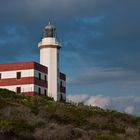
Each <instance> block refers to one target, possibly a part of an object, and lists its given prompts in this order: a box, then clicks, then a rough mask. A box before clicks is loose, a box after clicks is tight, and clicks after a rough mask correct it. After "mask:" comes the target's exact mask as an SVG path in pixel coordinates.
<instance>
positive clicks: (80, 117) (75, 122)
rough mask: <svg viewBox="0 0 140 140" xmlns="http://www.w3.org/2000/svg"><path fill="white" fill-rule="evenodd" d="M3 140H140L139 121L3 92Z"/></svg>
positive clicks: (0, 127)
mask: <svg viewBox="0 0 140 140" xmlns="http://www.w3.org/2000/svg"><path fill="white" fill-rule="evenodd" d="M0 140H140V117H135V116H131V115H128V114H123V113H119V112H116V111H112V110H103V109H101V108H99V107H91V106H83V105H82V104H79V105H71V104H64V103H59V102H54V101H53V100H52V99H51V98H48V97H37V96H36V97H27V96H23V95H17V94H15V93H14V92H11V91H8V90H5V89H0Z"/></svg>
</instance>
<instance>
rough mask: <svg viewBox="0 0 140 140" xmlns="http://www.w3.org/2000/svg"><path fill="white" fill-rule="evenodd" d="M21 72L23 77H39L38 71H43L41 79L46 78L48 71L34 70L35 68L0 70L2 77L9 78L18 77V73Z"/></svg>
mask: <svg viewBox="0 0 140 140" xmlns="http://www.w3.org/2000/svg"><path fill="white" fill-rule="evenodd" d="M17 72H21V77H36V78H38V73H41V79H42V80H45V75H46V76H47V74H46V73H43V72H40V71H37V70H34V69H29V70H17V71H5V72H0V73H1V79H9V78H16V73H17Z"/></svg>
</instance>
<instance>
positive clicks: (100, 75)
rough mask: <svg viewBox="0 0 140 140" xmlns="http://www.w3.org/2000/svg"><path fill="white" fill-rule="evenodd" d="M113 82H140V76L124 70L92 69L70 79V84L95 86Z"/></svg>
mask: <svg viewBox="0 0 140 140" xmlns="http://www.w3.org/2000/svg"><path fill="white" fill-rule="evenodd" d="M112 82H121V83H122V82H123V83H129V82H132V83H133V82H140V74H139V73H134V72H133V71H127V70H124V69H123V68H97V67H96V68H95V67H94V68H90V69H88V70H86V71H85V72H84V73H82V74H79V75H77V76H75V77H73V78H69V80H68V83H69V84H76V85H78V84H80V85H89V84H90V85H95V84H100V83H112Z"/></svg>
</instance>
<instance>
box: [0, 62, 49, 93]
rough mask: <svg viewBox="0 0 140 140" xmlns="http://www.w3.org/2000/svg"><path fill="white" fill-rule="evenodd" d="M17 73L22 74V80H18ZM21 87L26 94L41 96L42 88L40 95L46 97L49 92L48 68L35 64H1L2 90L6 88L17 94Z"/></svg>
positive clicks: (0, 83) (0, 78)
mask: <svg viewBox="0 0 140 140" xmlns="http://www.w3.org/2000/svg"><path fill="white" fill-rule="evenodd" d="M26 68H28V69H26ZM29 68H30V69H29ZM34 68H36V69H37V70H36V69H34ZM16 69H17V70H16ZM17 72H20V73H21V78H20V79H17ZM39 75H40V77H39ZM19 87H20V91H21V92H22V93H24V94H28V95H36V94H39V88H40V95H46V94H45V92H44V91H46V92H47V69H46V67H44V66H41V65H40V64H37V63H35V62H30V63H29V62H27V63H26V62H25V63H17V64H0V88H6V89H9V90H12V91H15V92H16V91H17V88H19Z"/></svg>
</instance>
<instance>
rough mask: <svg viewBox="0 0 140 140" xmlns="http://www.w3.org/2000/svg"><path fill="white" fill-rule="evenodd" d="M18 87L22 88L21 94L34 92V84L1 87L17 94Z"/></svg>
mask: <svg viewBox="0 0 140 140" xmlns="http://www.w3.org/2000/svg"><path fill="white" fill-rule="evenodd" d="M17 87H21V92H33V91H34V84H27V85H13V86H0V88H6V89H9V90H11V91H14V92H16V88H17Z"/></svg>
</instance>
